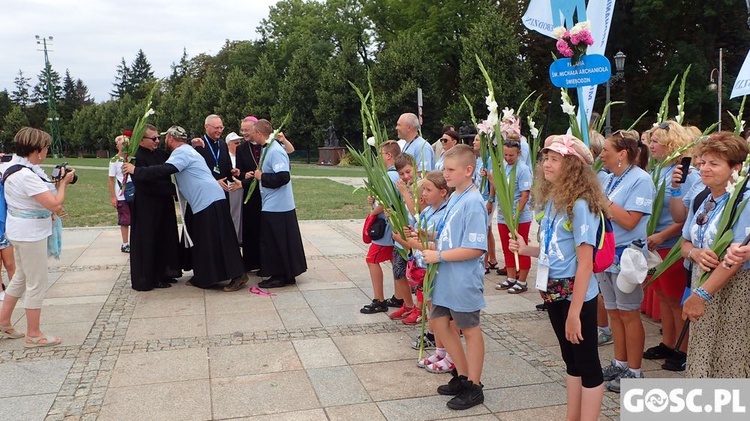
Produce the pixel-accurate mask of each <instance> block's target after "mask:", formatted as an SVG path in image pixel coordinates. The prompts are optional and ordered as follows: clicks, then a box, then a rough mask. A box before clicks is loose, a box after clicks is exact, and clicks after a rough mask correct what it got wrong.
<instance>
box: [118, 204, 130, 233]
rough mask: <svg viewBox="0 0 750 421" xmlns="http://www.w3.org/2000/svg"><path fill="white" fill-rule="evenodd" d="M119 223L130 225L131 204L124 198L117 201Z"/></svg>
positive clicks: (124, 225) (125, 225)
mask: <svg viewBox="0 0 750 421" xmlns="http://www.w3.org/2000/svg"><path fill="white" fill-rule="evenodd" d="M117 225H120V226H123V227H129V226H130V204H129V203H128V202H126V201H124V200H118V201H117Z"/></svg>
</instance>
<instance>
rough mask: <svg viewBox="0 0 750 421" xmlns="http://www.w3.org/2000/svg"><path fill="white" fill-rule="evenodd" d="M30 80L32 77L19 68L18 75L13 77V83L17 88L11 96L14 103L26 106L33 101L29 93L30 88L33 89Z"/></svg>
mask: <svg viewBox="0 0 750 421" xmlns="http://www.w3.org/2000/svg"><path fill="white" fill-rule="evenodd" d="M30 80H31V78H30V77H25V76H24V75H23V70H21V69H19V70H18V76H16V77H15V79H13V84H14V85H15V87H16V89H15V90H14V91H13V92H11V94H10V98H11V99H12V100H13V103H14V104H18V105H20V106H21V107H26V106H27V105H29V103H31V95H30V94H29V89H31V84H29V81H30Z"/></svg>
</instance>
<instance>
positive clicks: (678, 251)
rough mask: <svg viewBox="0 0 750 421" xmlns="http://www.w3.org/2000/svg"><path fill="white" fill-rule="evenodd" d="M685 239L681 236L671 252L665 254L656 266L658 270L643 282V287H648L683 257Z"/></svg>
mask: <svg viewBox="0 0 750 421" xmlns="http://www.w3.org/2000/svg"><path fill="white" fill-rule="evenodd" d="M683 241H685V239H684V238H682V237H680V239H679V240H677V243H675V245H674V246H672V248H671V249H670V250H669V253H667V255H666V256H664V260H663V261H662V262H661V263H659V265H658V266H656V271H655V272H654V274H653V275H651V276H650V277H649V278H648V279H646V281H645V282H644V283H643V289H646V288H648V287H649V285H651V283H652V282H654V281H655V280H656V278H658V277H659V276H661V275H662V274H663V273H664V272H666V271H667V269H669V267H670V266H672V265H673V264H675V263H677V261H678V260H680V258H681V257H682V243H683Z"/></svg>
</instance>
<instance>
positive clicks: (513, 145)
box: [503, 140, 521, 148]
mask: <svg viewBox="0 0 750 421" xmlns="http://www.w3.org/2000/svg"><path fill="white" fill-rule="evenodd" d="M503 145H505V146H507V147H509V148H520V147H521V144H520V143H518V142H516V141H513V140H509V141H507V142H505V143H503Z"/></svg>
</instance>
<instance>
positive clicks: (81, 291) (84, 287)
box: [46, 281, 114, 298]
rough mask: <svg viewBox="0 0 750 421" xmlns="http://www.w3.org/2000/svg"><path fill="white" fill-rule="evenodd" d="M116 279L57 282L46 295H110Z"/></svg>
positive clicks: (56, 296) (54, 296)
mask: <svg viewBox="0 0 750 421" xmlns="http://www.w3.org/2000/svg"><path fill="white" fill-rule="evenodd" d="M112 286H114V281H110V282H104V281H95V282H57V283H55V284H54V285H52V286H51V287H50V288H49V289H48V290H47V295H46V297H48V298H59V297H79V296H82V295H109V293H110V292H111V291H112Z"/></svg>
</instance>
